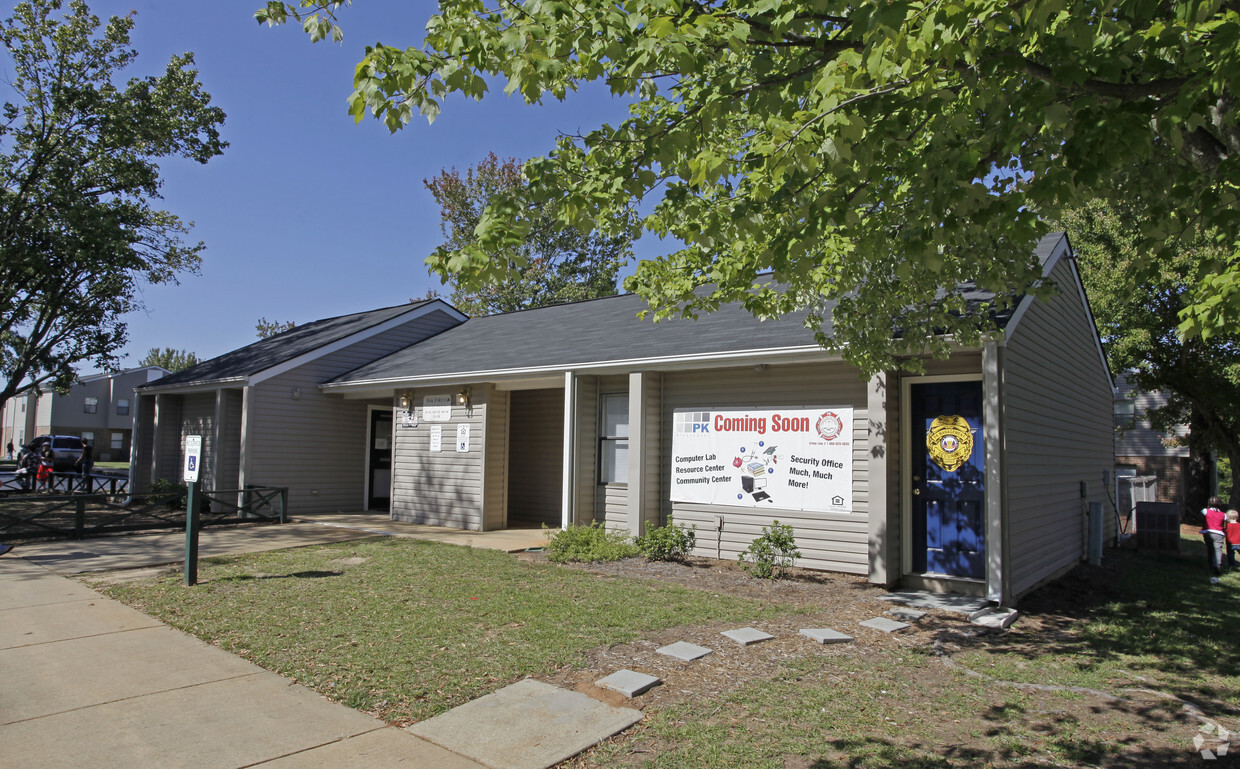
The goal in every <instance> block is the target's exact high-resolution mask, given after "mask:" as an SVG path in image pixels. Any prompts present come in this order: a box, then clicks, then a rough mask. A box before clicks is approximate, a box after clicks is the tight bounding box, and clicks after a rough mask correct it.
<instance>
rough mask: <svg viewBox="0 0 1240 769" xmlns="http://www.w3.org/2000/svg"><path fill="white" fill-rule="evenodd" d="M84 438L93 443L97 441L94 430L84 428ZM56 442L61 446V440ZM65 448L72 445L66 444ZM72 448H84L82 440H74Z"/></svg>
mask: <svg viewBox="0 0 1240 769" xmlns="http://www.w3.org/2000/svg"><path fill="white" fill-rule="evenodd" d="M82 440H83V441H86V442H87V443H90V444H93V443H94V442H95V434H94V433H93V432H91V431H90V430H83V431H82ZM56 444H57V447H58V448H59V446H60V441H57V442H56ZM65 448H70V447H69V446H65ZM72 448H75V449H80V448H82V442H81V441H74V442H73V445H72Z"/></svg>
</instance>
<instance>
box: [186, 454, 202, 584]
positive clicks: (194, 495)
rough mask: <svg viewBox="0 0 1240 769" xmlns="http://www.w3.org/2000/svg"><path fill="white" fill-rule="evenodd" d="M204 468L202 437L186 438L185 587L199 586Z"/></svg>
mask: <svg viewBox="0 0 1240 769" xmlns="http://www.w3.org/2000/svg"><path fill="white" fill-rule="evenodd" d="M200 467H202V436H201V435H187V436H185V472H184V478H185V484H186V486H188V487H189V493H188V494H187V495H186V497H185V586H186V587H192V586H193V585H196V584H198V493H199V491H198V470H199V468H200Z"/></svg>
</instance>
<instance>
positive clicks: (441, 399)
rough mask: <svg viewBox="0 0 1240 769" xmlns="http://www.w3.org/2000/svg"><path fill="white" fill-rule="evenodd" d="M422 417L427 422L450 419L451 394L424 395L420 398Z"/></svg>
mask: <svg viewBox="0 0 1240 769" xmlns="http://www.w3.org/2000/svg"><path fill="white" fill-rule="evenodd" d="M422 418H423V419H425V420H426V421H427V422H448V421H450V420H451V419H452V396H451V395H427V396H424V397H423V398H422Z"/></svg>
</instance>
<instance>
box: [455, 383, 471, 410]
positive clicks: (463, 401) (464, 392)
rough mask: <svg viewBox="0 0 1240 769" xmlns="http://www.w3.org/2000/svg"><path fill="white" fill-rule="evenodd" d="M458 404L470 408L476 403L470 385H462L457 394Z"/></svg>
mask: <svg viewBox="0 0 1240 769" xmlns="http://www.w3.org/2000/svg"><path fill="white" fill-rule="evenodd" d="M456 405H458V406H464V407H465V408H470V407H472V406H473V405H474V393H473V390H471V389H470V388H468V387H462V388H461V391H460V392H459V393H457V394H456Z"/></svg>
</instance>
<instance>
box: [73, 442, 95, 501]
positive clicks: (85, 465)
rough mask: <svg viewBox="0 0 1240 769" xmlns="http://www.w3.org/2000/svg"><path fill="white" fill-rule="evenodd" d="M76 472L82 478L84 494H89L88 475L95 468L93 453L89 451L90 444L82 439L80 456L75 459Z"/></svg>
mask: <svg viewBox="0 0 1240 769" xmlns="http://www.w3.org/2000/svg"><path fill="white" fill-rule="evenodd" d="M76 464H77V466H78V472H79V473H80V474H81V476H82V486H83V487H84V488H85V490H86V493H87V494H89V493H90V473H91V470H93V469H94V467H95V453H94V451H92V450H91V447H90V442H89V441H87V440H86V439H85V438H83V439H82V455H81V456H80V457H78V458H77V463H76Z"/></svg>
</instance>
